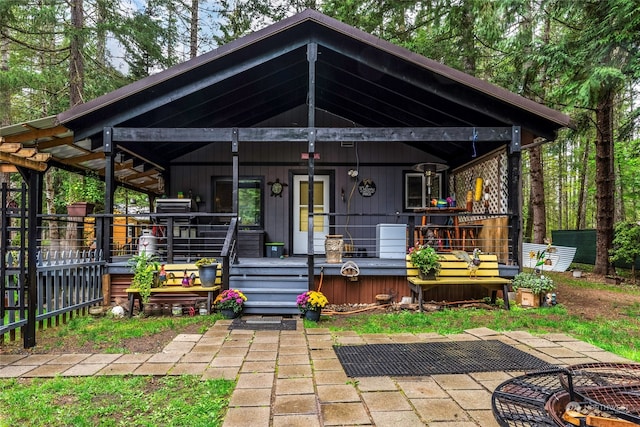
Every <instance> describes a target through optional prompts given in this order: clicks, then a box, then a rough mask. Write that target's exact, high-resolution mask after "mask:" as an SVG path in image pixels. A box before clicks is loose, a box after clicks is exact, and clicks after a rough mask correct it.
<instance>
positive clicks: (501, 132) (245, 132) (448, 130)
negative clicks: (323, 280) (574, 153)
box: [113, 101, 512, 143]
mask: <svg viewBox="0 0 640 427" xmlns="http://www.w3.org/2000/svg"><path fill="white" fill-rule="evenodd" d="M309 102H311V101H309ZM309 127H310V128H312V127H313V126H311V125H310V126H309ZM234 129H235V128H114V129H113V138H114V139H113V141H114V142H116V143H118V142H138V143H145V142H148V143H152V142H159V141H162V142H191V143H193V142H201V143H205V142H206V143H211V142H228V141H229V140H230V139H231V134H232V132H233V131H234ZM309 131H310V129H309V128H237V132H238V141H242V142H273V141H280V142H307V141H308V135H309ZM474 131H475V134H476V142H478V143H481V142H498V141H499V142H510V141H511V137H512V135H511V132H512V128H511V127H501V126H498V127H471V126H463V127H427V128H425V127H413V128H411V127H409V128H404V127H403V128H318V129H315V133H316V141H318V142H331V141H334V142H340V141H354V142H383V143H384V142H394V141H396V142H465V141H471V140H472V138H473V135H474Z"/></svg>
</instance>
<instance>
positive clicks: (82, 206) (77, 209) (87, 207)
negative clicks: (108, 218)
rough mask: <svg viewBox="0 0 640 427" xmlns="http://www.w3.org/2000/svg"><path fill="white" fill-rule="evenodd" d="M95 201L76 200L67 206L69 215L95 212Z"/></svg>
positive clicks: (85, 214)
mask: <svg viewBox="0 0 640 427" xmlns="http://www.w3.org/2000/svg"><path fill="white" fill-rule="evenodd" d="M94 207H95V205H94V204H93V203H87V202H75V203H72V204H70V205H68V206H67V214H68V215H69V216H82V217H84V216H87V215H89V214H91V213H93V208H94Z"/></svg>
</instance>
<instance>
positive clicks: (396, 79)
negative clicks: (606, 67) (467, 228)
mask: <svg viewBox="0 0 640 427" xmlns="http://www.w3.org/2000/svg"><path fill="white" fill-rule="evenodd" d="M309 43H317V46H318V55H317V62H316V75H315V87H316V91H315V97H316V99H315V102H316V108H317V109H318V110H323V111H326V112H329V113H330V114H333V115H335V116H338V117H341V118H342V119H344V121H346V122H349V123H352V125H353V127H369V128H375V127H395V128H402V127H408V128H412V127H422V128H424V127H504V126H512V125H517V126H522V128H523V130H524V131H525V132H527V133H528V134H529V135H530V136H532V137H543V138H546V139H548V140H552V139H554V137H555V132H556V131H557V129H559V128H561V127H565V126H571V122H570V119H569V117H567V116H565V115H563V114H561V113H559V112H557V111H554V110H551V109H549V108H547V107H544V106H542V105H540V104H537V103H535V102H533V101H530V100H527V99H525V98H522V97H520V96H518V95H516V94H513V93H511V92H508V91H506V90H504V89H502V88H498V87H496V86H493V85H490V84H488V83H487V82H484V81H481V80H479V79H476V78H474V77H471V76H469V75H466V74H464V73H461V72H459V71H456V70H453V69H451V68H448V67H446V66H444V65H442V64H440V63H437V62H435V61H431V60H429V59H427V58H424V57H422V56H419V55H416V54H414V53H411V52H409V51H408V50H406V49H404V48H400V47H398V46H395V45H393V44H390V43H388V42H385V41H382V40H380V39H378V38H376V37H373V36H371V35H369V34H366V33H364V32H362V31H360V30H357V29H355V28H353V27H349V26H347V25H345V24H343V23H341V22H338V21H336V20H334V19H332V18H329V17H327V16H325V15H322V14H320V13H318V12H315V11H312V10H307V11H305V12H303V13H301V14H298V15H295V16H293V17H291V18H288V19H285V20H283V21H281V22H279V23H276V24H274V25H272V26H270V27H267V28H265V29H263V30H261V31H258V32H255V33H253V34H251V35H248V36H246V37H243V38H241V39H238V40H236V41H234V42H231V43H229V44H227V45H225V46H222V47H220V48H219V49H216V50H214V51H212V52H209V53H207V54H204V55H202V56H200V57H197V58H194V59H192V60H190V61H187V62H185V63H182V64H179V65H177V66H175V67H172V68H170V69H168V70H165V71H163V72H160V73H158V74H156V75H153V76H150V77H148V78H145V79H142V80H140V81H137V82H135V83H132V84H130V85H128V86H125V87H123V88H120V89H118V90H116V91H114V92H111V93H109V94H106V95H104V96H102V97H99V98H97V99H94V100H92V101H89V102H87V103H85V104H82V105H79V106H77V107H74V108H72V109H70V110H67V111H65V112H63V113H61V114H59V115H58V116H57V121H56V122H55V123H51V124H50V126H51V127H54V126H59V125H63V126H64V129H63V130H66V129H68V130H69V132H70V133H61V134H60V135H54V136H53V137H51V138H50V139H48V140H46V141H52V140H58V139H63V138H65V137H66V138H67V139H66V140H65V142H64V143H61V144H53V143H49V144H50V146H48V147H47V151H48V152H50V153H51V154H52V160H51V161H50V164H53V165H63V166H67V167H69V166H71V167H74V168H79V169H85V168H86V169H94V170H97V171H99V172H101V173H102V171H103V170H104V154H103V144H102V132H103V129H104V128H105V127H111V126H113V127H133V128H135V127H143V128H152V127H156V128H218V127H225V128H230V127H237V128H243V127H257V126H265V125H266V126H268V127H306V126H307V114H306V110H307V101H308V100H307V98H308V85H309V63H308V61H307V45H308V44H309ZM292 111H298V112H299V114H297V115H296V114H285V113H287V112H292ZM283 117H287V118H288V119H287V121H286V122H285V119H283ZM292 118H294V119H293V120H292ZM7 132H8V130H7V128H3V129H0V135H4V134H6V133H7ZM70 135H73V137H72V138H69V136H70ZM470 140H471V135H469V137H467V138H465V139H464V140H460V141H455V140H454V141H450V142H447V143H444V144H442V143H441V144H420V143H417V142H403V143H407V144H411V145H414V146H417V147H419V148H420V149H423V150H424V151H425V152H428V153H429V154H432V155H434V156H436V157H439V158H442V159H448V160H450V165H451V166H452V167H455V166H459V165H460V164H459V160H457V159H462V158H463V157H464V156H461V153H463V152H464V151H468V150H469V143H470ZM22 142H23V143H24V144H25V145H27V146H29V145H31V146H38V145H39V143H41V142H44V140H41V139H38V138H31V139H29V137H27V136H26V134H25V138H24V140H23V141H22ZM206 144H207V143H206V142H180V143H175V142H157V143H154V145H153V147H152V149H150V147H149V145H143V144H136V143H131V142H128V143H121V144H120V145H119V147H118V148H117V152H120V155H119V156H118V163H117V165H116V172H117V173H119V174H120V175H119V176H118V177H117V180H118V181H119V182H123V183H127V184H130V185H132V186H136V187H140V188H143V189H144V190H145V191H152V192H153V191H154V189H156V188H157V184H158V177H159V175H160V173H161V172H162V170H163V169H167V168H168V167H169V164H170V161H171V160H173V159H176V158H179V157H180V156H183V155H185V154H187V153H189V152H191V151H193V150H196V149H198V148H201V147H202V146H203V145H206ZM502 144H504V142H499V143H498V142H497V143H484V144H482V145H481V146H479V147H478V155H481V154H483V153H484V152H488V151H490V150H493V149H494V148H496V146H498V145H502ZM71 149H76V150H78V151H77V152H75V153H72V152H71V151H70V150H71Z"/></svg>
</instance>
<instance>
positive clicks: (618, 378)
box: [561, 363, 640, 424]
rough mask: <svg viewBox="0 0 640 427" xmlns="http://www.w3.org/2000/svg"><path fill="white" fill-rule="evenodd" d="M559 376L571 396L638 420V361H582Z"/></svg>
mask: <svg viewBox="0 0 640 427" xmlns="http://www.w3.org/2000/svg"><path fill="white" fill-rule="evenodd" d="M566 370H567V375H565V376H562V377H561V382H562V384H563V387H564V388H565V389H566V390H567V391H568V392H569V395H570V397H571V398H572V400H576V401H578V402H585V403H587V404H590V405H592V406H595V407H597V408H598V409H600V410H602V411H605V412H608V413H610V414H612V415H615V416H617V417H618V418H621V419H623V420H627V421H630V422H632V423H636V424H640V364H631V363H585V364H580V365H573V366H569V367H568V368H567V369H566Z"/></svg>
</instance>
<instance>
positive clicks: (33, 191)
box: [21, 170, 44, 348]
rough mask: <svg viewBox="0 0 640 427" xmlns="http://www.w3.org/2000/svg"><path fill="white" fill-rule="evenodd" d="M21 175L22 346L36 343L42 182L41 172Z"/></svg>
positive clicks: (25, 172)
mask: <svg viewBox="0 0 640 427" xmlns="http://www.w3.org/2000/svg"><path fill="white" fill-rule="evenodd" d="M21 173H22V177H23V178H24V179H25V180H26V181H28V182H29V189H28V191H29V193H28V203H29V207H28V209H27V235H28V240H27V281H28V282H27V290H28V298H29V301H28V306H27V325H26V327H25V334H24V341H23V345H24V348H31V347H35V345H36V324H37V321H36V315H37V314H38V313H37V308H38V296H39V294H38V267H37V254H36V252H37V250H38V240H39V239H40V237H41V233H42V218H41V217H40V218H39V217H38V214H40V213H42V187H43V185H42V182H43V178H44V176H43V174H42V173H40V172H36V171H34V170H29V171H27V170H22V171H21Z"/></svg>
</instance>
